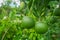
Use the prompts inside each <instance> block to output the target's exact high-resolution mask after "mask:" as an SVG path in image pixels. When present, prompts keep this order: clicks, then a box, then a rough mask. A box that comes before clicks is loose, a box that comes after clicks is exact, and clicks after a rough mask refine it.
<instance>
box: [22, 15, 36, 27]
mask: <svg viewBox="0 0 60 40" xmlns="http://www.w3.org/2000/svg"><path fill="white" fill-rule="evenodd" d="M34 25H35V21H34V19H33V18H31V17H28V16H24V17H23V19H22V24H21V27H22V28H32V27H33V26H34Z"/></svg>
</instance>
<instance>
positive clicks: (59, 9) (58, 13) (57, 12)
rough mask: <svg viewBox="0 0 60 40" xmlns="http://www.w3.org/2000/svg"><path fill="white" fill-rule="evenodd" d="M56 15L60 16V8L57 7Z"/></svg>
mask: <svg viewBox="0 0 60 40" xmlns="http://www.w3.org/2000/svg"><path fill="white" fill-rule="evenodd" d="M54 15H55V16H60V8H56V9H55V11H54Z"/></svg>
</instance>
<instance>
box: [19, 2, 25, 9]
mask: <svg viewBox="0 0 60 40" xmlns="http://www.w3.org/2000/svg"><path fill="white" fill-rule="evenodd" d="M24 7H25V3H24V2H21V3H20V10H22V9H23V8H24Z"/></svg>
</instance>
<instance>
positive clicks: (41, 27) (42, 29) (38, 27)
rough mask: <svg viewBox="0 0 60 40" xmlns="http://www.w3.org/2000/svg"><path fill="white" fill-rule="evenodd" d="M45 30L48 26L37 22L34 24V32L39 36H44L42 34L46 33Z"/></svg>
mask: <svg viewBox="0 0 60 40" xmlns="http://www.w3.org/2000/svg"><path fill="white" fill-rule="evenodd" d="M47 30H48V26H47V24H45V23H42V22H41V23H40V22H37V23H36V24H35V31H36V32H37V33H39V34H44V33H46V32H47Z"/></svg>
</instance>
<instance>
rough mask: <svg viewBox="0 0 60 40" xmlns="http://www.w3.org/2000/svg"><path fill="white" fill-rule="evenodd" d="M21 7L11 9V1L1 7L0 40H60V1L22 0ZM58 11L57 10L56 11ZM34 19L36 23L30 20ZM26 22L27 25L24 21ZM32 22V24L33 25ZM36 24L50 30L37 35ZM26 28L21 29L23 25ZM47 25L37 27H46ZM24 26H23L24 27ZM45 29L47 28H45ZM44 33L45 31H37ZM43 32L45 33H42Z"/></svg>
mask: <svg viewBox="0 0 60 40" xmlns="http://www.w3.org/2000/svg"><path fill="white" fill-rule="evenodd" d="M20 1H21V5H20V6H19V7H16V6H15V7H13V8H12V7H10V6H9V4H10V3H11V1H9V0H7V3H6V4H5V5H3V4H2V6H1V7H0V40H60V38H59V37H60V9H58V8H60V2H59V0H20ZM56 9H57V10H56ZM25 16H28V17H31V18H32V19H34V21H35V22H34V23H35V24H34V23H33V22H32V20H31V19H30V20H29V18H24V17H25ZM23 18H24V21H26V19H28V20H27V21H29V22H26V23H27V24H26V25H25V24H24V23H23V22H22V21H23ZM31 22H32V23H31ZM36 22H42V23H45V24H47V25H48V30H47V31H46V32H45V33H44V34H41V33H37V31H36V30H35V25H36ZM22 23H23V24H24V25H25V27H26V26H27V27H28V26H31V25H32V24H33V25H34V27H32V28H24V29H22V28H21V24H22ZM45 24H37V26H39V27H40V26H41V27H45V26H46V25H45ZM24 25H23V26H24ZM44 29H45V28H44ZM37 30H38V31H42V30H43V29H41V30H40V29H39V28H38V29H37ZM42 32H43V31H42Z"/></svg>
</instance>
